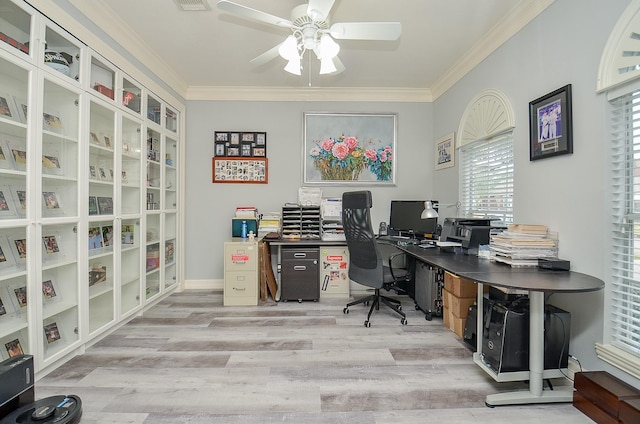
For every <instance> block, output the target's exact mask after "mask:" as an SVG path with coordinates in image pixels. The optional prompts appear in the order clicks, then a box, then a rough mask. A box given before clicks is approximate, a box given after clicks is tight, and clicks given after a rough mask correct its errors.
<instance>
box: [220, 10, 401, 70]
mask: <svg viewBox="0 0 640 424" xmlns="http://www.w3.org/2000/svg"><path fill="white" fill-rule="evenodd" d="M334 2H335V0H309V2H308V4H301V5H299V6H296V7H294V8H293V10H291V19H290V20H289V19H284V18H280V17H278V16H274V15H271V14H269V13H266V12H262V11H260V10H256V9H252V8H250V7H247V6H243V5H241V4H238V3H234V2H231V1H227V0H220V1H219V2H218V9H221V10H223V11H225V12H229V13H232V14H234V15H237V16H241V17H244V18H248V19H252V20H254V21H259V22H263V23H267V24H270V25H275V26H279V27H282V28H288V29H290V30H291V35H289V36H288V37H287V38H286V39H285V40H284V41H283V42H282V43H280V44H278V45H276V46H275V47H273V48H271V49H269V50H267V51H266V52H264V53H262V54H261V55H260V56H257V57H256V58H254V59H252V60H251V61H250V63H252V64H254V65H256V66H259V65H263V64H265V63H267V62H269V61H270V60H273V59H275V58H276V57H278V55H280V56H281V57H283V58H284V59H286V60H287V61H288V63H287V66H285V68H284V69H285V71H287V72H290V73H292V74H295V75H300V74H301V69H302V65H301V59H302V57H303V56H304V54H305V52H306V51H308V50H310V51H313V52H314V53H315V54H316V56H317V58H318V59H319V60H320V74H337V73H340V72H342V71H343V70H344V69H345V68H344V65H343V64H342V62H341V61H340V59H339V58H338V52H339V51H340V46H339V45H338V43H336V42H335V40H334V39H338V40H376V41H393V40H397V39H398V38H399V37H400V32H401V30H402V28H401V25H400V22H340V23H334V24H331V23H330V19H329V12H330V11H331V8H332V7H333V4H334Z"/></svg>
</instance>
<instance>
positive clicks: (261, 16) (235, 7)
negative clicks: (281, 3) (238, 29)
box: [218, 0, 291, 28]
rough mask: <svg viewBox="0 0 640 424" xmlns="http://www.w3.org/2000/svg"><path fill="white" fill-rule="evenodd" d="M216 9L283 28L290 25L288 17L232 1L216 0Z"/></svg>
mask: <svg viewBox="0 0 640 424" xmlns="http://www.w3.org/2000/svg"><path fill="white" fill-rule="evenodd" d="M218 9H220V10H224V11H225V12H229V13H232V14H234V15H238V16H242V17H244V18H248V19H253V20H254V21H258V22H265V23H268V24H271V25H276V26H279V27H284V28H290V27H291V21H290V20H288V19H284V18H280V17H278V16H274V15H270V14H268V13H265V12H262V11H260V10H256V9H252V8H250V7H247V6H243V5H241V4H238V3H234V2H232V1H227V0H220V1H219V2H218Z"/></svg>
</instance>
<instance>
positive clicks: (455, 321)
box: [442, 308, 467, 338]
mask: <svg viewBox="0 0 640 424" xmlns="http://www.w3.org/2000/svg"><path fill="white" fill-rule="evenodd" d="M442 322H444V325H445V327H447V328H448V329H449V330H451V331H453V332H454V333H456V335H457V336H458V337H460V338H462V337H463V336H464V326H465V324H466V323H467V318H466V317H465V318H460V317H457V316H455V315H454V314H453V311H451V309H449V308H443V309H442Z"/></svg>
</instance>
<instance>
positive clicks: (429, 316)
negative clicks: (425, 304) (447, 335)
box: [424, 312, 433, 321]
mask: <svg viewBox="0 0 640 424" xmlns="http://www.w3.org/2000/svg"><path fill="white" fill-rule="evenodd" d="M432 318H433V316H432V315H431V312H428V313H426V314H425V315H424V319H426V320H427V321H431V319H432Z"/></svg>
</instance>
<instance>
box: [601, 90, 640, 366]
mask: <svg viewBox="0 0 640 424" xmlns="http://www.w3.org/2000/svg"><path fill="white" fill-rule="evenodd" d="M611 103H612V109H611V124H612V128H611V131H612V132H611V149H610V151H611V182H610V183H611V190H612V226H613V228H612V232H611V236H612V238H611V253H612V257H611V264H612V273H611V275H612V280H613V281H612V282H611V304H610V308H609V314H608V315H609V319H610V320H611V323H610V325H611V344H612V345H614V346H616V347H618V348H620V349H623V350H624V351H626V352H628V353H631V354H633V355H635V356H637V357H638V359H640V91H635V92H633V93H630V94H627V95H624V96H622V97H619V98H617V99H615V100H613V101H612V102H611Z"/></svg>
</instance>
